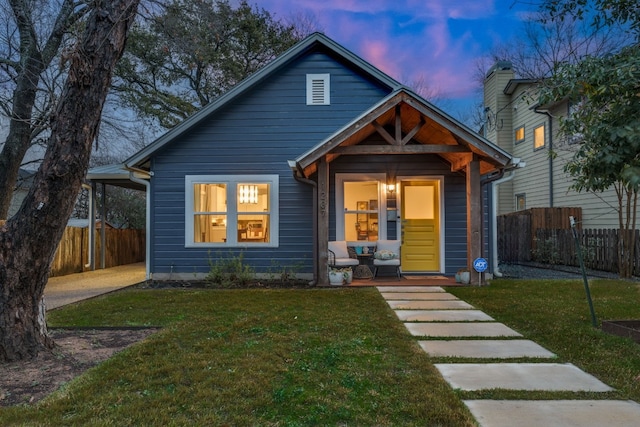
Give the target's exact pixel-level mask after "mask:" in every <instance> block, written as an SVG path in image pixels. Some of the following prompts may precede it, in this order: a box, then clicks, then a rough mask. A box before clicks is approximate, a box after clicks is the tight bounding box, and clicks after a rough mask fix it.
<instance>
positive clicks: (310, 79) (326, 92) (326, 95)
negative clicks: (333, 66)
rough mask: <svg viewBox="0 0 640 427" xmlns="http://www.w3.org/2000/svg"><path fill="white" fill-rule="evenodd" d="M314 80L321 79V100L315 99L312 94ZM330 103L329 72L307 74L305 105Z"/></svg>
mask: <svg viewBox="0 0 640 427" xmlns="http://www.w3.org/2000/svg"><path fill="white" fill-rule="evenodd" d="M314 81H315V82H317V81H321V82H322V85H323V94H322V100H321V102H318V101H316V98H315V97H314V96H313V94H314V90H313V86H314V84H313V83H314ZM330 104H331V75H330V74H307V105H330Z"/></svg>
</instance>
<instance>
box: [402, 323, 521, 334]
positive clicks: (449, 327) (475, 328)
mask: <svg viewBox="0 0 640 427" xmlns="http://www.w3.org/2000/svg"><path fill="white" fill-rule="evenodd" d="M404 326H405V327H406V328H407V329H408V330H409V332H410V333H411V335H413V336H418V337H521V336H522V335H521V334H519V333H518V332H516V331H514V330H513V329H511V328H509V327H508V326H506V325H504V324H502V323H497V322H449V323H443V322H436V323H405V324H404Z"/></svg>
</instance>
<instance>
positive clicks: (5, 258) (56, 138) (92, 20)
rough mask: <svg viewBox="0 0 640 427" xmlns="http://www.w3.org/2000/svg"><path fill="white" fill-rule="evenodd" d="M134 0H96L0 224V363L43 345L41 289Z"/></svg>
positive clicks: (77, 187)
mask: <svg viewBox="0 0 640 427" xmlns="http://www.w3.org/2000/svg"><path fill="white" fill-rule="evenodd" d="M138 2H139V0H95V1H93V2H92V3H91V15H90V16H89V18H88V19H87V22H86V29H85V31H84V35H83V36H82V39H81V40H79V41H78V43H77V44H76V47H75V48H74V49H73V51H71V52H69V55H68V60H69V62H70V67H69V73H68V77H67V80H66V83H65V86H64V89H63V92H62V94H61V98H60V101H59V102H58V104H57V108H56V110H55V113H54V115H53V117H52V119H51V135H50V138H49V141H48V146H47V151H46V154H45V158H44V160H43V162H42V165H41V166H40V168H39V169H38V172H37V174H36V178H35V183H34V185H33V186H32V188H31V190H30V192H29V194H28V196H27V198H26V200H25V202H24V203H23V205H22V207H21V209H20V211H19V212H18V213H17V214H16V215H15V216H13V217H12V218H10V219H9V220H8V221H7V222H6V223H5V224H4V225H2V226H1V227H0V307H2V310H1V311H0V361H12V360H21V359H27V358H31V357H34V356H35V355H37V354H38V353H39V352H40V351H41V350H44V349H47V348H50V347H51V346H52V344H53V343H52V341H51V339H50V338H49V336H48V334H47V328H46V321H45V305H44V300H43V291H44V287H45V285H46V283H47V279H48V276H49V270H50V265H51V262H52V260H53V256H54V253H55V250H56V247H57V245H58V242H59V241H60V238H61V236H62V233H63V231H64V228H65V224H66V222H67V219H68V218H69V216H70V214H71V211H72V209H73V204H74V202H75V200H76V197H77V195H78V192H79V190H80V186H81V184H82V180H83V178H84V176H85V174H86V171H87V167H88V164H89V157H90V154H91V147H92V143H93V141H94V139H95V137H96V134H97V131H98V125H99V123H100V115H101V113H102V108H103V105H104V102H105V98H106V96H107V92H108V90H109V87H110V85H111V78H112V72H113V69H114V67H115V65H116V62H117V60H118V59H119V58H120V56H121V54H122V51H123V49H124V45H125V40H126V36H127V32H128V30H129V28H130V26H131V24H132V22H133V20H134V18H135V14H136V10H137V6H138Z"/></svg>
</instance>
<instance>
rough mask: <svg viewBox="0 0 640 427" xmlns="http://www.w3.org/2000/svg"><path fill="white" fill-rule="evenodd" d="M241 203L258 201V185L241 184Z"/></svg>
mask: <svg viewBox="0 0 640 427" xmlns="http://www.w3.org/2000/svg"><path fill="white" fill-rule="evenodd" d="M239 193H240V194H239V198H240V203H242V204H249V203H250V204H257V203H258V186H257V185H241V186H240V190H239Z"/></svg>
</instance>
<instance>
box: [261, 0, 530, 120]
mask: <svg viewBox="0 0 640 427" xmlns="http://www.w3.org/2000/svg"><path fill="white" fill-rule="evenodd" d="M525 3H526V2H523V1H516V0H259V1H258V2H257V4H258V6H259V7H261V8H264V9H265V10H267V11H269V12H271V13H273V14H275V17H276V18H277V19H288V18H290V17H291V16H299V15H301V16H310V17H312V18H313V19H314V20H315V22H316V23H317V25H318V26H319V27H320V29H321V30H322V31H323V32H324V33H325V34H326V35H327V36H329V37H331V38H332V39H333V40H335V41H336V42H338V43H340V44H341V45H343V46H344V47H346V48H347V49H349V50H351V51H352V52H354V53H355V54H357V55H358V56H360V57H362V58H364V59H365V60H367V61H368V62H370V63H371V64H373V65H375V66H376V67H378V68H380V69H381V70H383V71H384V72H386V73H387V74H389V75H391V76H392V77H394V78H395V79H397V80H399V81H401V82H402V83H406V84H408V83H412V82H415V81H419V80H421V79H422V80H424V81H425V82H426V83H427V85H428V87H429V88H430V89H431V90H432V91H435V92H437V93H438V94H439V96H440V97H442V98H446V99H447V102H446V103H445V104H443V105H444V107H443V108H445V109H446V110H447V111H448V112H449V113H450V114H452V115H453V116H454V117H459V115H460V114H464V111H465V110H469V109H470V108H471V106H472V105H473V101H474V100H475V101H477V100H478V99H479V92H478V83H477V82H476V81H474V76H473V74H474V72H476V70H477V65H476V63H477V60H478V58H482V57H485V56H487V54H488V53H489V51H490V50H491V48H492V47H494V46H496V45H499V44H501V43H504V42H507V41H509V40H510V39H512V38H513V37H514V36H515V35H517V33H518V32H519V31H521V30H522V28H523V27H522V20H523V18H524V17H525V16H526V15H527V14H528V12H530V11H531V9H530V7H531V6H527V4H525Z"/></svg>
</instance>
